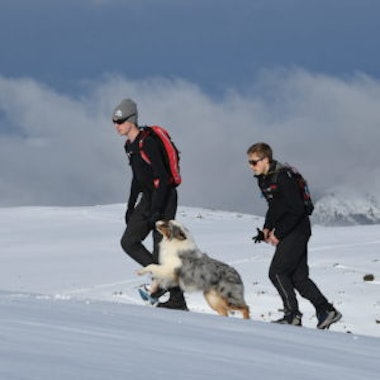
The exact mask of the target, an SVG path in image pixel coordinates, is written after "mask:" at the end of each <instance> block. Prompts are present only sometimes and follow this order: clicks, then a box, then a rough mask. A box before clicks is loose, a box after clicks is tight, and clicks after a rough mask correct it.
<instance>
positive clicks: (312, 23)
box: [0, 0, 380, 212]
mask: <svg viewBox="0 0 380 380" xmlns="http://www.w3.org/2000/svg"><path fill="white" fill-rule="evenodd" d="M0 9H1V12H0V54H1V65H0V194H1V196H0V206H16V205H89V204H106V203H114V202H123V201H126V199H127V197H128V193H129V183H130V179H131V177H130V173H129V167H128V163H127V161H126V158H125V157H124V153H123V144H124V141H123V139H122V138H120V137H119V136H117V134H116V132H115V131H114V130H113V126H112V124H111V122H110V117H111V112H112V109H113V108H114V106H115V105H116V104H118V102H119V101H120V100H121V99H122V98H125V97H130V98H133V99H134V100H136V102H137V103H138V107H139V114H140V117H139V122H140V124H160V125H162V126H164V127H166V128H167V129H169V131H170V132H171V134H172V137H173V139H174V141H175V142H176V144H177V145H178V147H179V149H180V151H181V168H182V174H183V185H181V187H180V203H181V204H183V205H188V206H202V207H213V208H218V209H228V210H237V211H242V212H262V211H263V208H264V205H263V200H262V199H261V198H260V197H259V194H258V192H257V189H256V186H255V182H254V180H252V175H251V172H250V170H249V168H248V166H247V163H246V161H247V160H246V154H245V152H246V150H247V148H248V147H249V146H250V145H251V144H253V143H255V142H257V141H266V142H268V143H269V144H270V145H271V146H272V147H273V149H274V152H275V156H276V158H278V159H279V160H280V161H286V162H289V163H290V164H292V165H293V166H296V167H297V168H298V169H299V170H300V171H301V172H302V173H303V174H304V175H305V177H306V178H307V179H308V180H309V185H310V188H311V191H312V194H314V196H315V198H318V197H320V196H322V195H323V194H324V193H325V192H326V191H329V190H330V189H331V188H334V187H336V186H343V187H349V188H350V189H353V190H355V191H358V193H363V192H371V193H375V194H377V193H378V191H379V190H380V180H379V179H378V178H380V176H379V174H380V168H379V165H378V160H379V153H378V141H380V130H379V128H378V125H379V122H380V114H379V112H378V104H379V101H380V82H379V78H380V54H379V49H378V35H379V33H380V23H379V22H378V17H377V15H378V14H379V11H380V4H379V3H378V2H377V1H375V0H360V1H359V0H345V1H343V0H330V1H327V0H326V1H325V0H320V1H312V0H281V1H278V0H277V1H275V0H265V1H264V0H234V1H230V0H218V1H216V0H203V1H201V0H194V1H191V2H185V1H174V0H162V1H153V0H139V1H121V0H81V1H73V0H68V1H65V2H61V1H55V0H51V1H47V0H36V1H33V2H30V1H27V0H12V1H8V0H0Z"/></svg>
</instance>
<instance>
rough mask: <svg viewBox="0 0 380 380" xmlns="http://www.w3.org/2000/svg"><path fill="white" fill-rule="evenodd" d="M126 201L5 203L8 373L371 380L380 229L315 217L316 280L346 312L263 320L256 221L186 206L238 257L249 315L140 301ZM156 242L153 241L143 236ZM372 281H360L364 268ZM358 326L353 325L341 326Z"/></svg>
mask: <svg viewBox="0 0 380 380" xmlns="http://www.w3.org/2000/svg"><path fill="white" fill-rule="evenodd" d="M123 213H124V206H123V205H110V206H98V207H82V208H81V207H78V208H51V207H29V208H10V209H0V231H1V234H0V324H1V329H0V378H1V379H5V380H11V379H28V380H29V379H36V380H37V379H38V380H41V379H48V380H50V379H54V380H61V379H67V378H71V379H78V380H79V379H80V380H87V379H89V380H90V379H91V380H94V379H150V378H153V377H155V378H156V377H159V378H165V379H177V378H179V377H180V378H181V379H210V378H212V377H217V378H219V379H222V380H223V379H231V378H233V379H252V378H256V377H258V378H261V379H278V378H281V379H285V380H287V379H289V380H290V379H292V380H293V379H302V380H305V379H306V380H307V379H321V378H323V379H334V380H335V379H337V378H344V379H371V378H376V377H377V376H378V373H379V371H380V360H379V355H380V324H379V321H380V292H379V289H380V281H379V278H380V269H379V268H380V256H379V252H380V249H379V248H380V226H378V225H372V226H354V227H335V228H332V227H319V226H317V227H315V228H314V235H313V237H312V239H311V243H310V267H311V277H312V278H313V279H314V280H315V281H316V282H317V283H318V285H319V286H320V287H321V289H322V290H323V292H324V293H325V294H326V295H327V297H328V298H329V299H330V300H331V301H332V302H334V305H335V306H336V307H337V308H338V309H339V310H340V311H341V312H342V313H343V318H342V320H341V321H340V322H338V323H337V324H335V325H334V326H333V327H332V328H331V331H319V330H317V329H315V325H316V318H315V316H314V310H313V309H312V307H311V306H310V305H309V304H308V303H307V302H306V301H301V302H300V306H301V309H302V311H303V313H304V318H303V322H304V326H305V327H304V328H297V327H292V326H278V325H273V324H271V323H267V322H268V321H270V320H271V319H274V318H277V317H278V316H280V313H279V312H278V308H279V307H280V300H279V297H278V296H277V294H276V292H275V291H274V289H273V287H272V285H271V284H270V282H269V280H268V278H267V270H268V266H269V262H270V259H271V255H272V253H273V248H272V247H269V246H267V245H265V244H256V245H255V244H254V243H253V242H252V240H251V236H252V235H253V234H254V232H255V227H256V226H258V227H260V226H261V224H262V219H261V218H258V217H255V216H251V215H241V214H236V213H227V212H221V211H212V210H203V209H194V208H185V207H182V208H180V211H179V214H178V219H179V220H181V221H182V222H183V223H184V224H186V226H187V227H188V228H189V229H190V230H191V232H192V234H193V235H194V237H195V238H196V240H197V242H198V245H199V246H200V248H201V249H203V250H204V251H206V252H207V253H208V254H210V255H211V256H213V257H215V258H218V259H220V260H223V261H226V262H228V263H230V264H231V265H233V266H234V267H235V268H236V269H237V270H238V271H239V272H240V273H241V275H242V278H243V280H244V283H245V285H246V299H247V302H248V303H249V305H250V307H251V313H252V320H250V321H246V320H242V319H241V318H240V316H239V315H234V316H232V317H231V318H223V317H219V316H217V315H215V313H214V312H213V311H212V310H211V309H209V307H208V306H207V305H206V303H205V301H204V300H203V298H202V296H201V295H200V294H197V293H194V294H187V295H186V298H187V301H188V305H189V307H190V309H191V312H179V311H168V310H161V309H155V308H151V307H148V306H144V305H143V303H142V301H141V300H140V299H139V297H138V296H137V292H136V286H138V285H139V284H141V282H142V281H144V279H142V278H140V277H137V276H136V275H135V271H136V269H137V264H135V263H134V262H133V261H132V260H131V259H129V258H128V257H127V256H126V255H125V254H124V253H123V252H122V250H121V248H120V246H119V240H120V236H121V234H122V232H123V228H124V226H123ZM147 244H148V245H150V239H148V240H147ZM369 273H371V274H373V275H374V280H373V281H370V282H367V281H363V276H364V275H365V274H369ZM347 332H350V333H347Z"/></svg>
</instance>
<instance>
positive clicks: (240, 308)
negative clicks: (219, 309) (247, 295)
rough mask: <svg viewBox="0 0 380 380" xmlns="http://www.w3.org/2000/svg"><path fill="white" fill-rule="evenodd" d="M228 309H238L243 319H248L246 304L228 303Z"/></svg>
mask: <svg viewBox="0 0 380 380" xmlns="http://www.w3.org/2000/svg"><path fill="white" fill-rule="evenodd" d="M229 309H230V310H236V311H240V312H241V314H242V316H243V318H244V319H250V316H249V307H248V306H247V305H243V306H234V305H229Z"/></svg>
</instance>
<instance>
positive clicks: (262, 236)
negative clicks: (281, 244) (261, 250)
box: [252, 228, 265, 243]
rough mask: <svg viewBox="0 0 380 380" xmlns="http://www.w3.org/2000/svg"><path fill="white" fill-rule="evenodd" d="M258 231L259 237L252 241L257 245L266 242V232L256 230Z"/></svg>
mask: <svg viewBox="0 0 380 380" xmlns="http://www.w3.org/2000/svg"><path fill="white" fill-rule="evenodd" d="M256 230H257V235H256V236H254V237H253V238H252V240H253V241H254V242H255V243H261V242H262V241H264V240H265V236H264V232H263V231H261V230H260V228H256Z"/></svg>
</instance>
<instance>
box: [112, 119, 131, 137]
mask: <svg viewBox="0 0 380 380" xmlns="http://www.w3.org/2000/svg"><path fill="white" fill-rule="evenodd" d="M113 125H114V126H115V128H116V130H117V133H118V134H119V135H121V136H128V135H129V133H130V132H131V130H132V128H133V127H134V124H133V123H130V122H129V121H124V123H115V122H114V123H113Z"/></svg>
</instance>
